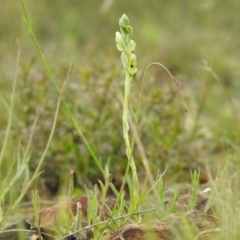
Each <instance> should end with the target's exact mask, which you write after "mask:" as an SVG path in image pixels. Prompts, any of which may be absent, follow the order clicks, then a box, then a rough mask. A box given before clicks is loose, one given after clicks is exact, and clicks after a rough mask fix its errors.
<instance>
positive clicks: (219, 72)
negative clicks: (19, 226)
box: [0, 0, 240, 195]
mask: <svg viewBox="0 0 240 240" xmlns="http://www.w3.org/2000/svg"><path fill="white" fill-rule="evenodd" d="M24 4H25V7H26V10H27V13H28V16H29V20H30V22H31V24H32V28H33V31H34V34H35V36H36V38H37V40H38V42H39V45H40V47H41V50H42V52H43V54H44V56H45V57H46V59H47V61H48V63H49V65H50V67H51V69H52V71H53V74H54V77H55V79H56V81H57V83H58V85H59V86H61V85H62V83H63V81H64V80H65V79H66V76H67V72H68V69H69V66H70V63H71V62H74V70H73V73H72V76H71V80H70V82H69V83H68V86H67V89H66V91H65V99H66V101H67V103H68V105H69V107H70V109H71V110H72V112H73V113H74V115H75V116H76V118H77V119H78V121H79V125H80V127H81V128H82V130H83V133H84V135H85V137H86V139H87V140H88V142H89V144H90V146H91V148H92V149H93V151H94V152H95V154H96V155H97V156H98V157H99V158H100V159H101V160H102V164H103V165H104V164H105V163H106V161H107V159H108V158H109V157H110V158H111V164H110V167H111V172H112V173H113V175H114V181H115V184H116V186H119V184H121V179H122V175H123V173H124V169H125V167H126V157H125V150H124V149H125V147H124V141H123V138H122V123H121V115H122V104H121V101H120V100H119V93H120V91H121V92H122V93H123V84H124V73H123V69H122V66H121V61H120V53H119V52H118V50H117V49H116V46H115V32H116V31H118V30H119V26H118V21H119V18H120V17H121V16H122V14H123V13H125V14H127V16H128V17H129V19H130V24H131V26H133V29H134V36H133V39H134V40H135V42H136V43H137V48H136V55H137V60H138V73H137V74H136V77H135V80H134V84H133V92H132V108H133V111H135V110H136V107H137V102H138V100H139V92H140V87H141V80H142V75H143V72H144V70H145V68H146V66H147V65H148V64H149V63H151V62H155V61H158V62H161V63H162V64H164V65H165V66H166V67H167V68H168V69H169V70H170V71H171V73H172V74H173V75H174V76H175V77H176V78H177V79H178V80H179V81H180V82H181V90H182V92H183V95H184V97H185V100H186V103H187V105H188V108H189V113H188V114H186V113H184V111H183V108H182V105H181V101H180V99H179V97H178V95H177V91H176V88H175V86H174V84H172V82H171V80H170V79H169V78H168V76H167V74H166V73H165V72H164V71H163V69H161V68H159V67H153V68H152V69H151V70H150V71H149V73H148V74H147V81H146V86H145V92H144V97H143V108H142V117H141V122H140V125H139V134H140V136H141V139H142V143H143V146H144V148H145V152H146V155H147V157H148V159H149V164H150V167H151V169H152V172H153V175H156V174H157V171H158V169H160V171H162V172H163V171H164V170H165V169H166V168H168V170H167V173H166V175H165V179H166V180H167V182H185V181H189V169H198V168H200V169H201V181H202V182H206V181H207V180H208V179H209V177H210V176H211V174H213V176H214V174H216V172H217V169H218V168H219V167H221V166H222V164H223V163H224V162H225V160H226V158H227V156H228V155H229V154H231V153H234V152H239V142H240V130H239V127H238V124H239V118H240V114H239V100H240V99H239V90H240V81H239V80H240V68H239V66H240V58H239V45H240V25H239V20H240V16H239V9H240V2H239V1H238V0H232V1H229V2H226V1H223V0H218V1H216V0H215V1H214V0H202V1H197V0H193V1H180V0H175V1H173V0H169V1H163V0H158V1H142V0H138V1H136V0H135V1H134V0H133V1H117V0H115V1H114V0H105V1H91V0H90V1H77V0H71V1H66V0H51V1H30V0H25V1H24ZM0 16H1V21H0V39H1V41H0V62H1V64H0V95H1V101H2V103H1V105H2V106H1V108H0V115H1V118H0V131H1V135H2V136H4V131H5V129H6V126H7V117H8V115H7V110H6V108H5V107H4V103H3V102H4V101H6V102H7V103H9V102H10V94H11V88H12V82H13V76H14V70H15V62H16V56H17V48H16V39H19V42H20V48H21V58H20V71H19V73H18V82H17V98H16V99H17V101H16V104H15V111H14V119H13V122H14V125H13V128H12V139H11V142H10V143H9V153H8V158H9V159H11V158H12V157H13V156H14V154H16V151H17V147H16V146H17V145H18V143H19V141H20V140H21V142H22V144H23V146H26V144H27V141H28V138H29V135H30V129H31V126H32V123H33V120H34V117H35V114H36V107H39V109H40V110H39V111H40V115H39V120H38V123H37V127H36V130H35V134H34V136H33V143H32V146H31V159H30V166H31V169H32V170H33V169H34V168H35V167H36V164H37V162H38V161H39V158H40V156H41V154H42V152H43V150H44V147H45V145H46V142H47V139H48V136H49V133H50V131H51V127H52V123H53V117H54V113H55V109H56V103H57V93H56V92H55V90H54V87H53V86H52V83H51V82H50V81H49V79H48V77H47V75H46V73H45V71H44V67H43V65H42V63H41V61H40V58H39V56H38V54H37V51H36V49H35V47H34V44H33V42H32V40H31V37H30V35H29V34H28V32H27V29H26V27H25V25H24V22H23V19H22V8H21V3H20V1H1V8H0ZM119 89H120V90H119ZM2 138H3V137H2ZM2 138H1V139H2ZM1 141H2V140H1ZM135 159H136V162H137V164H138V170H139V173H141V172H142V173H143V174H144V168H143V166H142V164H141V160H140V156H139V154H138V150H137V149H136V151H135ZM70 169H74V170H75V172H76V179H75V183H76V187H79V188H82V187H83V185H84V183H86V184H87V185H88V186H91V185H92V184H93V183H95V182H96V181H97V179H99V178H100V179H101V178H102V176H101V174H100V172H99V171H98V169H97V168H96V166H95V165H94V163H93V161H92V159H91V156H90V154H89V153H88V152H87V150H86V148H85V146H84V144H83V143H82V142H81V140H80V139H79V137H78V135H77V133H76V132H75V130H74V129H73V127H72V126H71V124H70V122H69V121H68V119H67V117H66V115H65V114H64V111H63V109H62V110H61V112H60V114H59V118H58V123H57V129H56V133H55V135H54V139H53V141H52V143H51V147H50V150H49V151H48V154H47V157H46V162H45V165H44V168H43V170H44V172H43V173H42V176H41V178H40V181H39V186H38V187H39V188H40V189H43V190H44V191H45V190H46V191H45V193H46V192H47V193H49V194H50V195H51V194H53V195H54V194H56V192H57V191H58V188H59V185H61V181H64V179H66V178H67V177H68V175H69V170H70ZM209 169H210V170H209Z"/></svg>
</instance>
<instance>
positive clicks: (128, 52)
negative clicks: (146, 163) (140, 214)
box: [115, 14, 139, 213]
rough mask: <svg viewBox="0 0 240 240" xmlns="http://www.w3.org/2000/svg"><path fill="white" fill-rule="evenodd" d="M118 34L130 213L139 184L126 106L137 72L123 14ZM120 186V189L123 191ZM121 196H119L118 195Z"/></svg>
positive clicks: (136, 201) (132, 45) (134, 203)
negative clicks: (129, 182) (122, 71)
mask: <svg viewBox="0 0 240 240" xmlns="http://www.w3.org/2000/svg"><path fill="white" fill-rule="evenodd" d="M119 26H120V32H116V38H115V41H116V45H117V49H118V50H119V51H120V52H121V60H122V64H123V67H124V71H125V76H126V78H125V92H124V103H123V137H124V140H125V145H126V155H127V158H128V166H127V170H126V173H125V177H124V180H123V186H124V185H125V183H126V181H127V180H126V179H127V176H128V169H129V167H130V168H131V171H132V180H133V184H132V185H131V186H132V187H131V189H130V195H131V196H132V198H131V199H133V201H131V202H132V203H131V204H130V206H131V207H130V212H132V213H133V212H134V210H136V208H137V207H136V206H137V204H138V199H139V182H138V177H137V170H136V166H135V161H134V158H133V156H132V153H133V149H132V147H131V144H130V141H129V135H128V132H129V124H128V112H129V110H128V108H129V107H128V105H129V99H130V92H131V86H132V79H133V75H134V74H135V73H136V72H137V58H136V55H135V54H134V50H135V47H136V43H135V42H134V41H133V40H132V39H131V38H132V35H133V29H132V27H131V26H130V25H129V20H128V17H127V16H126V15H125V14H124V15H123V16H122V17H121V18H120V20H119ZM123 186H122V188H121V189H124V187H123ZM120 195H121V194H120Z"/></svg>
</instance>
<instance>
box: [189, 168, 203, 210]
mask: <svg viewBox="0 0 240 240" xmlns="http://www.w3.org/2000/svg"><path fill="white" fill-rule="evenodd" d="M190 175H191V181H192V184H191V190H190V196H189V203H188V210H192V209H194V207H195V204H196V201H197V197H198V190H199V177H200V170H198V171H195V170H193V171H192V170H190Z"/></svg>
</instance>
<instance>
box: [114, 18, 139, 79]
mask: <svg viewBox="0 0 240 240" xmlns="http://www.w3.org/2000/svg"><path fill="white" fill-rule="evenodd" d="M119 26H120V32H121V33H120V32H116V39H115V40H116V44H117V49H118V50H119V51H121V52H122V54H121V59H122V64H123V67H124V69H125V71H126V74H129V77H132V76H133V75H134V74H135V73H136V72H137V59H136V55H135V54H134V50H135V47H136V43H135V42H134V41H133V40H132V39H131V37H132V34H133V29H132V27H131V26H130V25H129V20H128V17H127V16H126V15H125V14H124V15H123V16H122V17H121V18H120V20H119Z"/></svg>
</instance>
